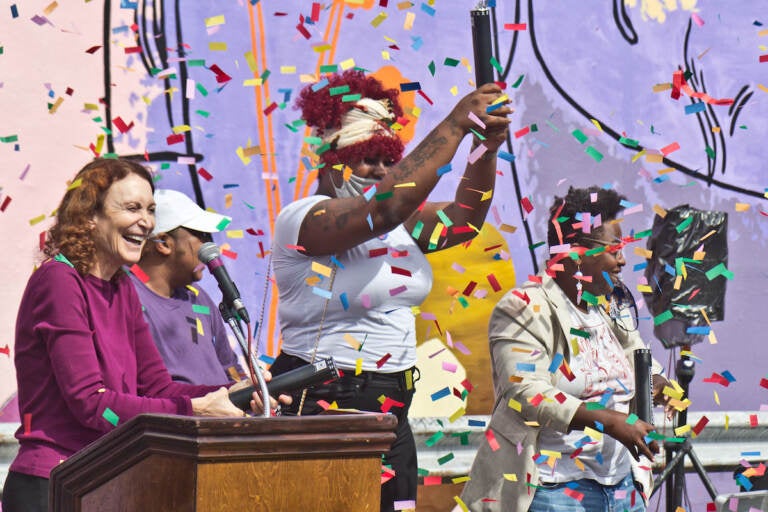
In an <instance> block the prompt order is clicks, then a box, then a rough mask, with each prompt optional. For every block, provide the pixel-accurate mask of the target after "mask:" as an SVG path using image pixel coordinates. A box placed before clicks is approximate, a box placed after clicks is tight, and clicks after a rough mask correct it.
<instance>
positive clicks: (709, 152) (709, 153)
mask: <svg viewBox="0 0 768 512" xmlns="http://www.w3.org/2000/svg"><path fill="white" fill-rule="evenodd" d="M705 151H706V152H707V156H708V157H709V158H710V159H712V160H714V159H715V150H714V149H712V148H711V147H709V146H707V147H706V149H705Z"/></svg>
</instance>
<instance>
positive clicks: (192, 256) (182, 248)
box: [167, 227, 213, 289]
mask: <svg viewBox="0 0 768 512" xmlns="http://www.w3.org/2000/svg"><path fill="white" fill-rule="evenodd" d="M168 235H169V236H170V237H171V238H173V254H172V255H171V259H170V260H169V261H168V265H167V267H168V268H169V269H170V270H169V271H170V272H171V274H170V275H169V279H168V280H169V283H170V285H171V289H176V288H181V287H184V286H187V285H190V284H192V283H195V282H197V281H199V280H201V279H202V278H203V270H204V269H205V265H204V264H203V263H201V262H200V259H198V257H197V253H198V251H199V250H200V247H201V246H202V245H203V244H204V243H206V242H211V241H212V240H213V239H212V237H211V234H210V233H201V232H199V231H195V230H192V229H187V228H185V227H178V228H176V229H174V230H172V231H171V232H169V233H168Z"/></svg>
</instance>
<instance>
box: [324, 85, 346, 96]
mask: <svg viewBox="0 0 768 512" xmlns="http://www.w3.org/2000/svg"><path fill="white" fill-rule="evenodd" d="M328 92H329V94H330V95H331V96H338V95H340V94H346V93H348V92H349V85H340V86H338V87H331V88H330V89H328Z"/></svg>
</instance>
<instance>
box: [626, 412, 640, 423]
mask: <svg viewBox="0 0 768 512" xmlns="http://www.w3.org/2000/svg"><path fill="white" fill-rule="evenodd" d="M639 419H640V418H638V417H637V414H635V413H630V415H629V416H627V423H628V424H630V425H634V424H635V423H637V420H639Z"/></svg>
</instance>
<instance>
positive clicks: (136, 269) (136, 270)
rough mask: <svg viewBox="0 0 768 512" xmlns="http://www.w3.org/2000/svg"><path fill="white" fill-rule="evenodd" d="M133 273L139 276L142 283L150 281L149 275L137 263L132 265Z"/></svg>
mask: <svg viewBox="0 0 768 512" xmlns="http://www.w3.org/2000/svg"><path fill="white" fill-rule="evenodd" d="M131 274H133V275H135V276H136V277H138V278H139V281H141V282H142V283H147V282H149V276H148V275H147V274H146V273H145V272H144V271H143V270H141V267H139V265H138V264H136V263H134V264H133V266H132V267H131Z"/></svg>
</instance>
